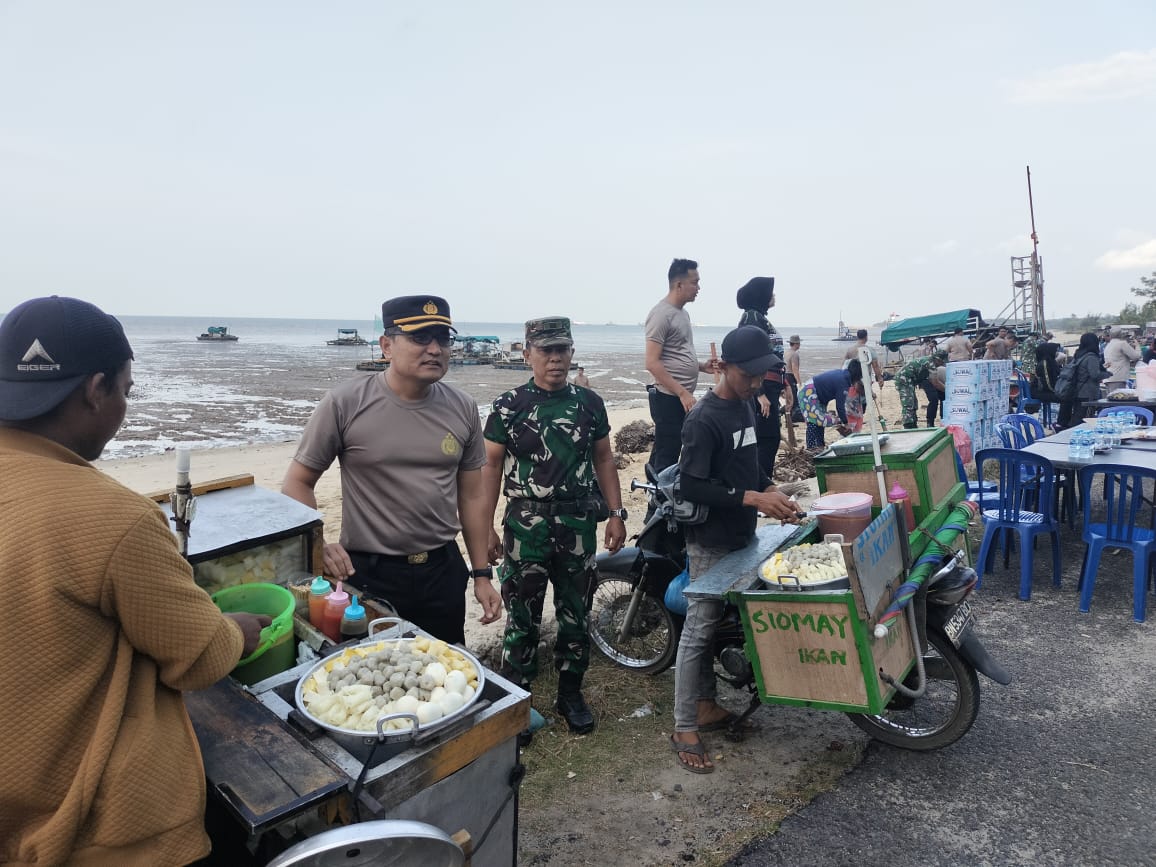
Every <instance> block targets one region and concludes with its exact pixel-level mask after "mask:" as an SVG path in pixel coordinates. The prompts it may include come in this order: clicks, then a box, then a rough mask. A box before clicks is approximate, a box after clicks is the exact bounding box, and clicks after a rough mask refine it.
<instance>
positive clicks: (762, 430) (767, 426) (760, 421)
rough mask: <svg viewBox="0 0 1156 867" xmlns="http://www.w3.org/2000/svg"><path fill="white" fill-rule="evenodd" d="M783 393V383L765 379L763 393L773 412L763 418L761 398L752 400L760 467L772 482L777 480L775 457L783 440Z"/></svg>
mask: <svg viewBox="0 0 1156 867" xmlns="http://www.w3.org/2000/svg"><path fill="white" fill-rule="evenodd" d="M782 393H783V386H782V384H781V383H778V382H767V381H765V380H764V381H763V395H764V396H765V397H766V398H767V400H769V401H770V402H771V414H770V415H769V416H768V417H767V418H763V411H762V409H760V408H759V399H758V398H757V397H756V398H755V399H754V400H753V401H752V402H751V405H752V406H753V408H754V410H755V435H756V436H757V437H758V438H759V447H758V451H759V467H760V468H761V469H762V471H763V472H764V473H766V474H767V478H768V479H770V480H771V481H772V482H773V481H774V480H775V457H776V456H777V455H778V453H779V444H780V443H781V442H782V440H783V426H782V419H780V417H779V396H780V395H781V394H782Z"/></svg>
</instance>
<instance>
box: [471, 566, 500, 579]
mask: <svg viewBox="0 0 1156 867" xmlns="http://www.w3.org/2000/svg"><path fill="white" fill-rule="evenodd" d="M470 577H471V578H493V577H494V567H493V566H486V567H485V568H483V569H471V570H470Z"/></svg>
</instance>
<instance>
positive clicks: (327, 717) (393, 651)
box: [301, 638, 481, 732]
mask: <svg viewBox="0 0 1156 867" xmlns="http://www.w3.org/2000/svg"><path fill="white" fill-rule="evenodd" d="M480 675H481V672H480V671H479V670H478V669H477V667H476V666H475V664H474V663H473V662H472V661H471V660H469V659H467V658H466V657H465V656H464V655H462V654H461V653H459V652H458V651H456V650H455V649H454V648H452V647H450V646H448V645H446V644H445V643H444V642H440V641H431V640H429V639H421V638H418V639H415V640H412V641H409V642H406V643H402V642H392V641H391V642H380V643H378V644H369V645H359V646H357V647H355V648H349V649H347V650H345V651H343V652H342V653H341V654H340V655H338V656H336V657H335V658H332V659H330V660H327V661H326V662H325V663H324V664H323V665H320V666H319V667H318V668H317V670H316V671H315V672H314V673H313V675H312V676H311V677H310V678H308V679H307V680H306V682H305V684H304V686H303V688H302V691H301V700H302V704H303V705H304V707H305V709H306V710H307V711H308V712H309V713H310V714H311V715H312V716H314V717H315V718H316V719H318V720H320V721H321V722H323V723H326V724H327V725H333V726H338V727H341V728H347V729H354V730H357V731H367V732H368V731H375V730H376V728H377V720H378V718H380V717H381V716H384V715H385V714H387V713H412V714H415V715H416V714H418V713H419V712H420V713H421V715H422V717H424V719H422V720H421V724H423V725H424V724H426V723H429V722H433V721H435V720H437V719H440V718H441V717H442V716H444V715H446V714H450V713H453V712H454V711H456V710H458V709H459V708H461V707H462V706H463V705H464V704H466V703H467V702H468V701H469V700H470V699H471V698H472V697H473V695H474V692H475V690H476V688H477V684H478V681H479V677H480ZM423 698H424V699H428V701H423V700H422V699H423ZM395 722H396V723H397V724H395ZM387 725H388V727H389V728H390V729H392V730H398V729H408V728H411V727H412V721H410V720H405V719H402V720H397V721H392V720H391V721H390V722H389V723H388V724H387Z"/></svg>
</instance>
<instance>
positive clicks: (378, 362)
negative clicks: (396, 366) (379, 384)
mask: <svg viewBox="0 0 1156 867" xmlns="http://www.w3.org/2000/svg"><path fill="white" fill-rule="evenodd" d="M357 369H358V370H369V371H372V372H375V373H380V372H381V371H383V370H389V361H388V360H387V359H385V358H371V359H369V361H359V362H357Z"/></svg>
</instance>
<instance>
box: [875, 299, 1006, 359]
mask: <svg viewBox="0 0 1156 867" xmlns="http://www.w3.org/2000/svg"><path fill="white" fill-rule="evenodd" d="M983 326H984V321H983V317H981V316H980V313H979V311H978V310H974V309H970V310H952V311H951V312H950V313H936V314H933V315H931V316H912V317H909V318H907V319H900V320H899V321H898V322H896V323H895V324H894V325H889V326H887V327H886V328H884V329H883V333H882V334H880V335H879V342H880V343H881V344H883V345H884V346H886V347H887V348H888V349H890V350H892V351H895V350H897V349H898V348H899V347H900V345H901V344H904V343H909V342H911V341H912V340H918V339H920V338H923V337H934V338H936V339H939V338H941V337H950V336H951V335H952V334H953V333H954V332H955V329H957V328H962V329H963V330H964V331H965V332H971V333H974V332H976V331H977V330H978V329H980V328H982V327H983Z"/></svg>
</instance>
